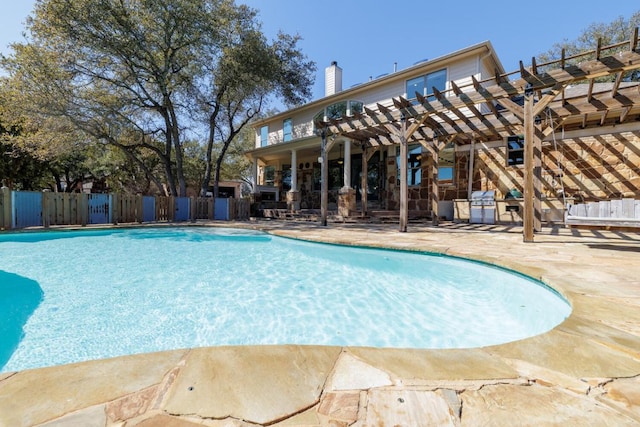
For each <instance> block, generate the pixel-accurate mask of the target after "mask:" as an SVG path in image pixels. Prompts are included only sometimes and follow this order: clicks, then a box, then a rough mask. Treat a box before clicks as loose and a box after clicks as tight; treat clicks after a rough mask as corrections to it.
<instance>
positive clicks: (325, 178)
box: [320, 128, 329, 226]
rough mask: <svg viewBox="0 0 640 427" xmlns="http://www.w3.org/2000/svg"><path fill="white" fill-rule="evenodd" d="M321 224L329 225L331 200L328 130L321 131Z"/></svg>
mask: <svg viewBox="0 0 640 427" xmlns="http://www.w3.org/2000/svg"><path fill="white" fill-rule="evenodd" d="M320 138H321V140H322V144H321V145H320V225H322V226H326V225H327V203H328V200H329V163H328V162H327V131H326V129H324V128H323V129H322V130H321V131H320Z"/></svg>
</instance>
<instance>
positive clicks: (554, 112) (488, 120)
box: [316, 28, 640, 242]
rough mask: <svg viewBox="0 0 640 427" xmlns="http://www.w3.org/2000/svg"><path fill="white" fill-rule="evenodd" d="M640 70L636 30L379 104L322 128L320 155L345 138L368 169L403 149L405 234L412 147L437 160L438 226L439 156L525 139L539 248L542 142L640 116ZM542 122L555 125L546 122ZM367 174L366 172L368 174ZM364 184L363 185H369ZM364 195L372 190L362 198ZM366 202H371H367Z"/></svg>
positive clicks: (526, 226)
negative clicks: (610, 41) (382, 152)
mask: <svg viewBox="0 0 640 427" xmlns="http://www.w3.org/2000/svg"><path fill="white" fill-rule="evenodd" d="M639 68H640V50H639V49H638V29H637V28H636V29H635V32H634V34H633V37H632V38H631V39H630V40H629V41H626V42H623V43H617V44H614V45H610V46H604V47H603V46H601V42H600V41H598V44H597V48H596V49H595V50H591V51H588V52H583V53H580V54H578V55H574V56H571V57H565V54H564V51H563V52H562V56H561V58H560V59H559V60H556V61H553V62H549V63H545V64H539V65H538V64H536V62H535V58H533V59H532V65H530V66H528V67H525V66H524V65H523V63H522V62H520V69H519V70H517V71H515V72H512V73H507V74H498V73H496V75H495V76H494V77H493V78H491V79H488V80H483V81H478V80H477V79H475V78H474V77H473V76H472V77H471V78H470V80H471V82H472V83H471V84H469V85H466V86H458V85H456V84H455V83H454V82H453V81H451V82H450V86H451V88H450V89H449V90H448V91H446V92H440V91H438V90H437V89H436V88H433V92H432V94H431V95H429V96H426V97H425V96H423V95H422V94H419V93H416V94H415V95H416V98H415V100H408V99H405V98H403V97H398V98H394V99H393V100H392V101H393V106H384V105H381V104H377V108H376V109H370V108H364V112H363V113H356V114H353V115H352V116H348V117H343V118H341V119H339V120H330V121H327V122H320V123H317V124H316V125H317V126H318V127H319V128H322V129H323V144H322V149H321V155H322V157H323V159H325V160H326V156H327V152H328V151H330V149H331V143H327V141H326V137H325V136H324V135H335V136H345V137H348V138H350V139H352V140H353V141H355V143H356V144H359V145H361V147H362V149H363V168H366V167H367V160H368V159H369V158H370V157H371V155H372V154H373V153H374V152H375V150H376V149H378V147H382V146H388V145H399V146H400V231H401V232H404V231H406V230H407V222H408V185H407V145H408V144H410V143H420V144H421V145H422V146H423V147H424V148H425V149H426V150H427V152H429V153H430V155H431V156H432V157H433V162H432V164H433V169H434V170H433V183H432V190H431V192H430V193H431V205H432V213H433V214H432V217H433V221H434V224H437V220H438V210H437V209H438V208H437V206H438V197H439V196H438V182H437V167H438V166H437V165H438V155H439V152H440V150H442V149H443V148H444V147H445V146H446V145H448V144H451V143H454V144H456V145H458V146H460V145H471V146H472V150H471V153H472V154H471V156H473V152H474V150H473V146H474V144H476V143H482V142H489V141H499V140H504V138H506V137H508V136H515V135H524V141H525V142H524V192H523V197H524V210H523V238H524V241H525V242H533V237H534V232H535V231H539V230H540V228H541V218H542V210H541V170H542V166H541V164H542V161H541V159H542V141H543V140H544V139H545V138H547V137H549V136H550V135H551V134H553V133H554V132H555V131H556V130H557V129H558V128H560V127H562V129H565V130H570V129H585V128H592V127H598V126H605V125H610V124H612V123H625V122H630V121H632V120H637V119H638V118H640V92H639V86H638V85H632V86H628V85H625V84H623V79H624V77H625V75H626V74H627V73H628V72H630V71H632V70H636V69H639ZM610 76H615V79H614V82H613V84H611V85H610V87H611V89H610V90H608V91H606V92H597V91H595V90H594V87H595V83H596V80H597V79H601V78H606V77H610ZM578 83H580V84H583V86H584V87H586V88H587V90H586V91H584V93H583V94H581V95H580V96H577V97H565V91H566V90H567V88H568V86H570V85H575V84H578ZM542 117H545V118H550V119H551V120H542ZM327 168H328V166H327V162H326V161H324V162H323V163H322V176H323V179H322V182H323V184H325V183H326V177H327V173H328V172H327ZM364 170H366V169H364ZM365 185H366V182H363V186H365ZM326 192H327V189H326V186H325V185H323V188H322V200H321V207H322V209H321V211H322V216H323V218H322V221H323V224H325V225H326V212H327V205H326V203H327V202H326V201H327V195H326ZM364 194H366V191H365V192H364ZM363 203H366V199H365V200H363Z"/></svg>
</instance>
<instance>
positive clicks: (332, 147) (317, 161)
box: [246, 32, 640, 241]
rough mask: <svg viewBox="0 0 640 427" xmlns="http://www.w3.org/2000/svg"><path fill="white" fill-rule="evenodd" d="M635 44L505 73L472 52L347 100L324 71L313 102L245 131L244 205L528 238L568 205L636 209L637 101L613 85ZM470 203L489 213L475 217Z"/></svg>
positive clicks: (424, 65)
mask: <svg viewBox="0 0 640 427" xmlns="http://www.w3.org/2000/svg"><path fill="white" fill-rule="evenodd" d="M638 42H639V39H638V36H637V32H636V35H635V36H634V38H633V39H631V40H629V41H625V42H621V43H617V44H614V45H611V46H602V45H601V43H600V42H597V43H595V42H594V46H597V48H596V49H594V50H593V51H589V52H583V53H581V54H578V55H574V56H572V57H571V58H565V57H562V58H560V59H559V60H557V61H553V62H551V63H548V64H538V65H536V64H535V60H533V61H532V64H531V65H530V66H528V67H524V66H523V65H522V63H521V64H520V69H519V70H516V71H515V72H512V73H505V71H504V69H503V67H502V65H501V63H500V60H499V59H498V57H497V55H496V53H495V51H494V49H493V47H492V46H491V43H489V42H483V43H480V44H477V45H474V46H471V47H468V48H466V49H462V50H460V51H457V52H453V53H451V54H449V55H445V56H442V57H440V58H435V59H432V60H425V61H421V62H419V63H416V64H415V65H413V66H411V67H408V68H406V69H402V70H397V71H394V72H393V73H391V74H389V75H383V76H378V77H377V78H372V79H370V81H368V82H364V83H361V84H357V85H354V86H353V87H350V88H348V89H343V88H342V70H341V69H340V67H339V66H338V64H337V63H332V64H331V65H330V66H329V67H328V68H327V69H326V70H325V84H326V94H325V97H323V98H321V99H319V100H316V101H312V102H309V103H307V104H305V105H303V106H301V107H298V108H294V109H290V110H288V111H285V112H282V113H279V114H276V115H274V116H271V117H269V118H267V119H264V120H261V121H258V122H256V123H254V126H255V130H256V146H255V148H254V149H253V150H251V151H249V152H247V153H246V154H247V155H248V156H249V157H250V158H251V159H252V160H253V165H254V180H255V182H256V183H257V184H258V185H257V186H256V191H255V193H256V201H257V202H258V203H260V204H261V205H262V206H263V207H267V206H269V207H280V208H283V209H287V210H288V211H290V212H300V211H304V210H305V209H319V208H321V209H323V210H324V211H325V212H324V213H323V216H325V214H326V210H327V208H328V209H329V210H336V211H337V212H338V214H339V215H341V216H342V217H348V216H360V215H362V216H375V215H376V213H377V212H382V213H383V214H385V215H393V214H394V213H395V215H399V217H400V223H401V230H402V229H404V228H406V220H407V218H408V217H409V218H410V217H431V218H432V220H434V222H437V220H438V219H440V218H447V219H454V220H460V221H470V222H483V223H485V222H486V223H494V222H499V223H523V224H524V225H525V227H524V228H525V229H526V230H527V231H526V233H525V234H526V235H527V236H526V237H525V240H527V241H529V240H531V239H532V237H531V236H532V233H533V229H534V228H535V229H539V228H540V226H541V223H543V222H550V221H552V222H555V221H562V219H563V215H564V211H565V207H566V205H567V203H569V202H571V201H572V200H573V199H574V198H575V199H577V200H581V201H582V200H584V201H605V200H608V199H613V198H618V199H620V198H627V199H629V198H635V199H640V174H638V170H640V91H638V87H639V86H638V82H635V81H631V82H625V80H628V77H629V75H630V74H629V73H631V72H633V71H634V70H637V69H640V49H638V46H639V43H638ZM602 78H605V79H606V80H607V81H606V82H601V81H600V80H599V79H602ZM405 125H406V126H408V127H409V128H410V129H406V128H403V126H405ZM322 131H324V132H322ZM323 147H324V149H323ZM401 153H403V154H402V155H401ZM325 158H326V163H325V162H324V159H325ZM401 171H403V172H401ZM323 175H325V176H326V180H323V179H322V177H323ZM483 192H484V193H488V194H490V198H491V200H490V201H489V203H487V205H489V206H491V209H490V212H491V213H490V215H484V214H481V215H479V216H478V215H477V211H478V209H475V211H476V215H475V216H474V206H475V205H474V197H475V196H474V195H475V194H476V193H481V194H480V195H482V193H483ZM478 202H479V203H480V204H484V201H483V200H482V199H480V200H478ZM638 206H640V201H638ZM482 209H484V208H482ZM403 219H404V227H403Z"/></svg>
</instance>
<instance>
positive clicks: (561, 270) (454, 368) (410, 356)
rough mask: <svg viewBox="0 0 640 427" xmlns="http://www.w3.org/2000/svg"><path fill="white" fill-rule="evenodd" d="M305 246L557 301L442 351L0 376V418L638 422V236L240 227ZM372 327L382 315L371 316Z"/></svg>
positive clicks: (232, 357) (244, 357)
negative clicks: (506, 275)
mask: <svg viewBox="0 0 640 427" xmlns="http://www.w3.org/2000/svg"><path fill="white" fill-rule="evenodd" d="M218 225H223V226H234V225H238V226H241V227H252V228H261V229H264V230H267V231H269V232H271V233H273V234H277V235H283V236H289V237H295V238H300V239H309V240H315V241H323V242H331V243H340V244H349V245H363V246H374V247H385V248H399V249H406V250H421V251H429V252H436V253H443V254H449V255H456V256H461V257H466V258H473V259H476V260H482V261H485V262H487V263H491V264H496V265H500V266H504V267H508V268H511V269H514V270H517V271H520V272H522V273H525V274H528V275H530V276H532V277H535V278H538V279H541V280H542V281H544V282H545V283H547V284H548V285H550V286H552V287H553V288H555V289H556V290H558V291H559V292H560V293H562V295H564V296H565V297H566V298H567V299H568V300H569V301H570V303H571V305H572V308H573V311H572V314H571V316H570V317H569V318H568V319H567V320H566V321H565V322H563V323H562V324H560V325H558V326H557V327H556V328H554V329H553V330H551V331H550V332H548V333H545V334H542V335H539V336H535V337H531V338H528V339H525V340H521V341H516V342H512V343H508V344H503V345H497V346H490V347H483V348H475V349H454V350H415V349H377V348H358V347H317V346H294V345H291V346H248V347H211V348H195V349H183V350H174V351H165V352H160V353H151V354H142V355H133V356H126V357H119V358H114V359H107V360H100V361H91V362H83V363H77V364H72V365H64V366H58V367H52V368H44V369H34V370H27V371H21V372H17V373H2V374H0V426H10V427H13V426H47V427H52V426H83V427H93V426H96V427H98V426H100V427H103V426H123V427H124V426H126V427H130V426H144V427H149V426H167V427H187V426H198V425H205V426H261V425H262V426H358V427H364V426H489V425H491V426H516V425H536V426H574V425H575V426H578V425H579V426H632V425H640V234H639V233H628V232H624V233H623V232H609V231H591V230H575V229H573V230H572V229H566V228H545V229H544V230H543V231H542V232H541V233H538V234H536V236H535V243H523V242H522V230H521V228H520V227H500V226H489V225H478V226H474V225H468V224H466V225H456V224H445V225H443V226H441V227H438V228H433V227H429V226H426V225H420V224H409V230H408V232H406V233H399V232H398V231H397V225H394V224H388V225H386V224H377V225H376V224H366V225H364V224H329V226H328V227H320V226H318V225H317V224H313V223H302V222H279V221H274V222H267V221H259V222H251V223H238V224H229V223H223V224H218ZM381 321H384V319H381Z"/></svg>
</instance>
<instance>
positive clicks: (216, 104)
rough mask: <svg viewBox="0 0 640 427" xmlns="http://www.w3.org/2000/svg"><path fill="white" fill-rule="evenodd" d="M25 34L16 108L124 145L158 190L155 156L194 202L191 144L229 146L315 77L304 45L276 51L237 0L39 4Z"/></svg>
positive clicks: (16, 65)
mask: <svg viewBox="0 0 640 427" xmlns="http://www.w3.org/2000/svg"><path fill="white" fill-rule="evenodd" d="M27 29H28V34H29V35H30V39H29V40H30V41H29V42H28V43H25V44H17V45H14V52H15V53H14V55H12V56H11V57H9V58H5V59H4V61H3V66H4V68H5V69H6V70H8V72H9V79H10V81H11V83H10V84H9V85H8V86H9V87H11V91H12V93H13V95H12V96H11V97H9V98H10V99H11V100H12V101H13V102H12V107H15V109H16V111H17V112H19V114H22V116H23V117H30V118H31V117H35V118H38V120H39V122H40V123H45V122H46V121H47V120H50V121H51V120H53V121H54V122H58V121H62V122H64V123H68V124H70V125H71V126H73V127H74V129H75V131H77V132H79V133H82V134H83V137H82V138H80V140H81V141H86V142H89V141H91V142H89V143H101V144H107V145H110V146H113V147H116V148H118V149H119V150H121V151H122V152H123V153H125V155H126V156H128V157H129V158H130V160H131V161H133V162H136V163H137V165H138V167H140V168H142V169H143V170H145V174H147V176H149V177H150V178H151V179H152V180H153V182H155V184H156V186H157V187H160V188H162V183H161V182H160V178H159V177H157V176H155V172H154V171H153V170H152V169H149V168H146V166H145V161H144V160H143V159H142V158H141V156H142V155H143V153H144V154H145V155H148V154H149V153H153V154H154V155H155V156H156V157H157V158H158V160H159V162H160V163H161V164H162V165H163V174H164V179H163V181H164V183H166V187H167V188H168V191H169V193H170V194H173V195H185V194H186V187H187V180H186V178H185V170H184V169H185V159H184V156H185V152H184V145H183V144H184V142H185V141H187V140H198V141H205V140H207V139H208V140H209V144H207V150H206V152H207V153H211V152H212V148H209V146H210V145H213V144H214V143H215V142H214V141H224V145H227V146H228V144H229V143H230V141H231V140H232V139H233V138H234V137H235V135H237V133H238V130H239V129H242V127H243V126H245V125H246V124H247V123H248V122H249V120H251V118H252V117H253V116H254V115H255V114H256V112H259V111H260V109H261V108H263V106H264V105H265V100H266V99H267V96H268V95H269V94H272V95H273V94H275V95H277V96H281V97H283V98H284V99H285V100H286V101H287V102H289V101H291V102H298V101H300V100H301V99H303V98H304V97H307V96H309V94H310V86H311V83H312V79H311V77H310V76H311V74H312V72H313V71H314V70H315V66H314V65H313V63H310V62H306V61H305V60H304V57H303V56H302V54H301V53H300V52H299V51H298V50H297V48H296V47H295V44H296V42H297V38H295V37H287V36H282V37H279V38H278V40H277V41H276V42H274V43H268V42H267V41H266V40H265V39H264V37H263V36H262V34H261V33H260V31H259V25H258V24H256V23H255V11H253V10H252V9H249V8H248V7H246V6H236V5H235V3H234V1H233V0H131V1H120V0H37V1H36V7H35V10H34V14H33V17H32V18H31V19H30V20H29V21H28V27H27ZM282 61H284V62H282ZM203 116H204V117H206V118H203ZM223 117H224V120H221V119H222V118H223ZM46 129H47V131H53V132H55V130H54V127H53V126H50V127H47V128H46ZM40 143H42V141H40ZM224 151H225V150H224V149H223V150H221V154H220V156H219V157H218V159H222V158H223V157H224ZM211 161H212V157H211V156H209V157H208V158H207V159H205V161H204V163H203V170H205V173H204V175H203V182H204V181H205V180H208V177H209V176H210V169H211V167H210V166H209V165H210V164H211ZM217 169H218V170H219V169H220V165H218V168H217ZM207 170H208V171H209V172H208V173H207ZM207 182H208V181H207ZM201 187H204V185H202V186H201Z"/></svg>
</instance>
